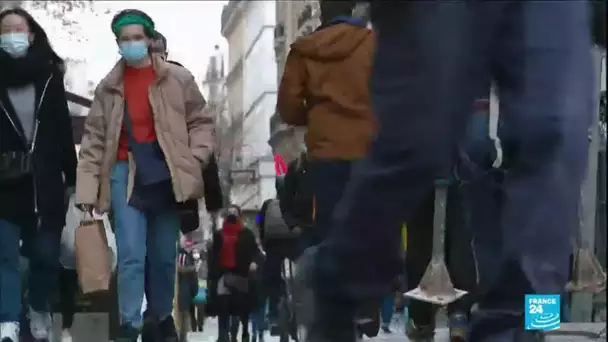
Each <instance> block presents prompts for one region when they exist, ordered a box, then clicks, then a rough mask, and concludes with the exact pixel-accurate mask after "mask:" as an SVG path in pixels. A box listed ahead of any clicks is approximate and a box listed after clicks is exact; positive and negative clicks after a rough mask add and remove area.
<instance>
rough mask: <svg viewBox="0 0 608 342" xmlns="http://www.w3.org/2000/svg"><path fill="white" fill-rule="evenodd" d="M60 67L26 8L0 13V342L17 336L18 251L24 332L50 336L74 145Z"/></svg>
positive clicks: (72, 177)
mask: <svg viewBox="0 0 608 342" xmlns="http://www.w3.org/2000/svg"><path fill="white" fill-rule="evenodd" d="M64 72H65V65H64V62H63V60H62V59H61V58H60V57H59V56H58V55H57V53H56V52H55V51H54V50H53V48H52V47H51V45H50V43H49V40H48V37H47V34H46V33H45V31H44V29H43V28H42V27H41V26H40V24H38V22H36V20H34V18H32V16H31V15H30V14H29V13H28V12H26V11H25V10H23V9H21V8H13V9H7V10H4V11H2V12H1V13H0V341H2V342H17V341H18V336H19V330H20V329H19V328H20V323H19V321H20V317H21V315H22V303H21V299H22V296H21V293H22V285H21V284H22V283H21V273H20V267H19V261H20V253H23V255H24V256H25V257H27V258H28V259H29V270H28V272H27V277H28V278H29V279H28V281H27V283H28V284H29V286H28V289H27V290H26V291H25V292H27V293H28V301H29V303H27V304H26V305H25V306H24V307H25V308H26V311H27V316H28V317H29V320H30V322H29V323H30V324H29V326H30V329H29V330H30V331H27V334H24V335H26V336H29V335H30V334H29V333H31V336H32V337H33V338H34V340H36V341H46V340H47V339H49V338H50V331H51V324H52V320H51V304H52V301H53V299H54V296H55V294H56V293H57V287H58V279H59V271H60V266H59V255H60V241H61V232H62V230H63V226H64V224H65V215H66V211H67V206H68V202H69V197H70V195H71V193H73V189H74V184H75V182H76V162H77V161H76V149H75V147H74V141H73V138H72V124H71V121H70V111H69V109H68V104H67V101H66V97H65V89H64V85H63V77H64ZM20 239H22V240H23V248H20ZM40 284H44V286H40ZM23 328H24V330H25V329H26V328H27V327H23ZM23 333H25V331H24V332H23Z"/></svg>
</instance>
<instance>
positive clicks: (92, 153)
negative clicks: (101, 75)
mask: <svg viewBox="0 0 608 342" xmlns="http://www.w3.org/2000/svg"><path fill="white" fill-rule="evenodd" d="M101 87H102V86H101V85H99V86H97V89H95V97H94V99H93V104H92V105H91V109H90V110H89V115H88V116H87V119H86V121H85V123H84V131H83V135H82V141H81V143H80V153H79V160H78V168H77V170H76V204H77V205H79V204H86V205H93V204H95V203H96V202H97V196H98V193H99V175H100V173H101V163H102V159H103V156H104V153H105V144H104V141H105V138H106V120H105V117H104V110H105V109H104V108H103V103H102V101H101V98H102V96H103V93H102V88H101Z"/></svg>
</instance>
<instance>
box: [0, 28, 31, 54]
mask: <svg viewBox="0 0 608 342" xmlns="http://www.w3.org/2000/svg"><path fill="white" fill-rule="evenodd" d="M0 48H2V50H4V51H6V53H8V54H9V55H10V56H11V57H13V58H20V57H23V56H25V55H26V54H27V50H28V49H29V48H30V39H29V34H28V33H23V32H13V33H5V34H2V35H0Z"/></svg>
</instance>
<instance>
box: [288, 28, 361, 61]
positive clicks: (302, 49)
mask: <svg viewBox="0 0 608 342" xmlns="http://www.w3.org/2000/svg"><path fill="white" fill-rule="evenodd" d="M370 34H371V30H369V29H368V28H367V27H365V26H364V25H363V24H362V22H361V21H357V19H355V18H349V17H347V18H337V19H335V20H334V21H332V22H330V23H329V24H327V25H323V26H321V27H319V28H318V29H317V30H316V31H315V32H313V33H312V34H310V35H308V36H305V37H301V38H299V39H298V40H296V42H295V43H293V44H291V48H292V49H294V50H295V51H297V52H298V53H300V54H301V55H303V56H305V57H308V58H311V59H314V60H327V61H329V60H334V61H335V60H341V59H345V58H346V57H348V56H350V55H351V54H352V53H353V51H355V49H357V47H359V45H361V43H363V41H364V40H365V38H366V37H367V36H368V35H370Z"/></svg>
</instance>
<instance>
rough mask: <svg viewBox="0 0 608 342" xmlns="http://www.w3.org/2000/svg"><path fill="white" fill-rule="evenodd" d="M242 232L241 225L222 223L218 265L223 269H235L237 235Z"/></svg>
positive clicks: (239, 223)
mask: <svg viewBox="0 0 608 342" xmlns="http://www.w3.org/2000/svg"><path fill="white" fill-rule="evenodd" d="M241 230H243V224H242V222H241V221H240V220H239V221H238V222H237V223H229V222H227V221H224V225H223V227H222V250H221V251H220V265H221V267H223V268H227V269H233V268H235V267H236V244H237V242H238V240H239V233H240V232H241Z"/></svg>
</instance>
